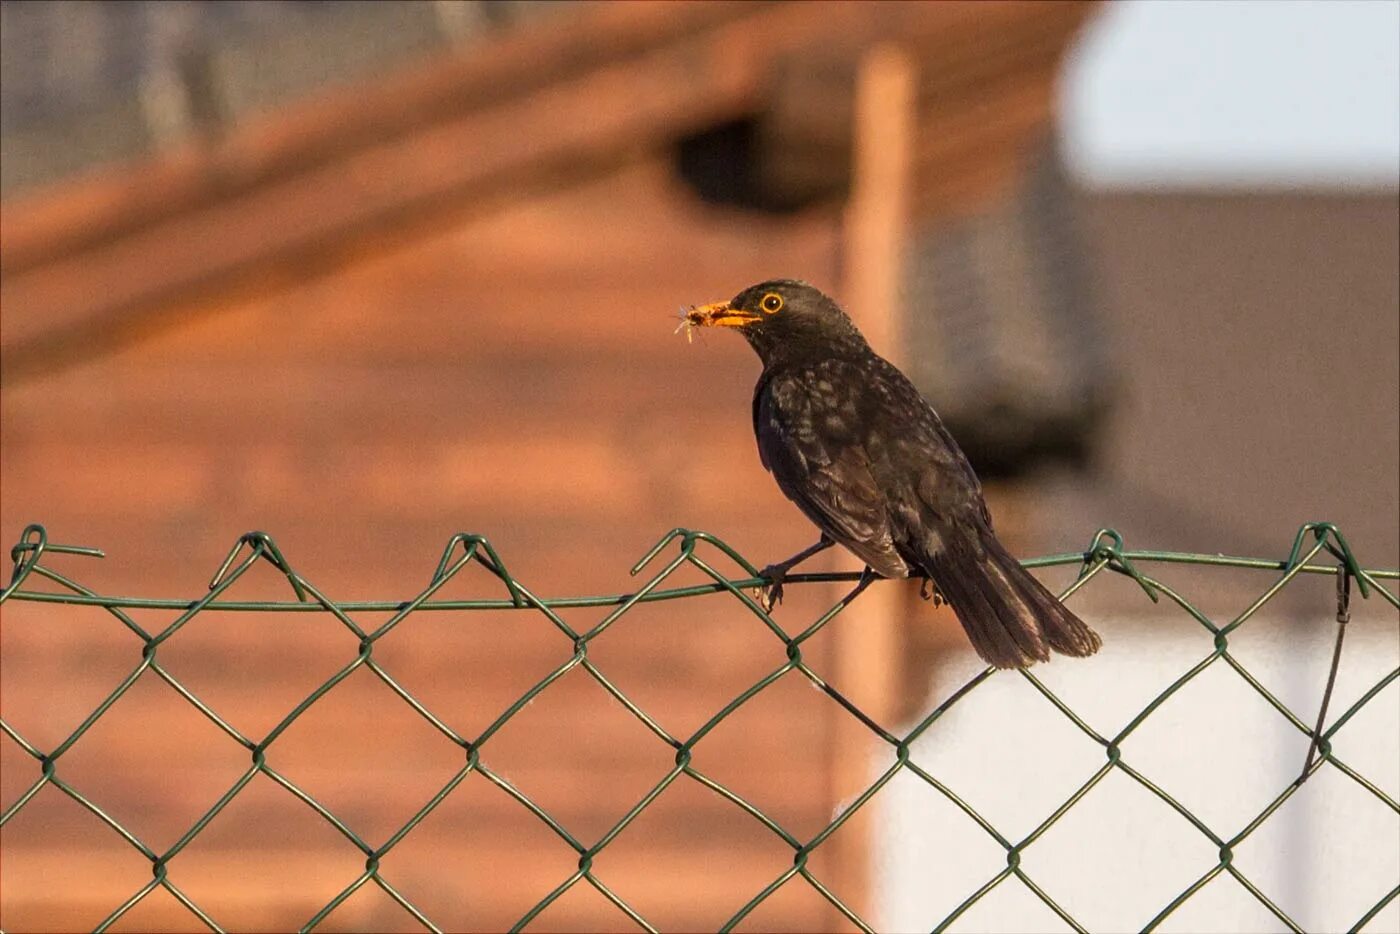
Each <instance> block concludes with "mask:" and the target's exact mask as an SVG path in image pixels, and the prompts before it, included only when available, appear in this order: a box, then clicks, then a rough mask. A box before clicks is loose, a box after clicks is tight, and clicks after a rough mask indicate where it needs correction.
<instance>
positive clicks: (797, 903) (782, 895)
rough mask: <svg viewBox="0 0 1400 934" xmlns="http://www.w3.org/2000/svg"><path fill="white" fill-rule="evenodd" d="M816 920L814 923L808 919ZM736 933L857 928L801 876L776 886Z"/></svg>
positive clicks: (857, 929)
mask: <svg viewBox="0 0 1400 934" xmlns="http://www.w3.org/2000/svg"><path fill="white" fill-rule="evenodd" d="M811 918H817V919H819V920H818V921H817V922H816V923H813V922H811V921H809V920H808V919H811ZM732 930H734V931H738V932H754V934H757V932H760V931H774V932H776V931H791V932H798V931H813V930H816V931H830V932H833V934H835V932H840V934H846V932H852V931H859V930H860V928H859V927H858V926H857V925H856V924H855V923H853V922H852V921H851V920H850V919H849V918H847V917H845V916H844V915H843V914H842V913H841V912H840V911H839V910H837V909H836V908H834V907H832V905H831V904H830V903H829V902H828V901H827V900H826V899H825V898H823V897H822V895H821V893H820V892H818V891H817V890H816V888H814V887H813V886H812V885H811V884H810V883H809V882H808V881H807V880H806V879H804V878H803V877H802V876H801V875H794V876H793V877H792V878H790V879H788V880H786V881H785V882H783V883H782V885H780V886H778V887H777V888H776V889H774V890H773V891H772V892H771V893H769V894H767V895H765V896H764V897H763V900H762V901H761V902H759V903H758V904H757V905H755V906H754V907H753V909H752V910H751V911H750V912H749V913H748V914H747V915H745V916H744V918H743V919H742V920H741V921H740V922H739V923H738V924H736V925H735V926H734V927H733V928H732Z"/></svg>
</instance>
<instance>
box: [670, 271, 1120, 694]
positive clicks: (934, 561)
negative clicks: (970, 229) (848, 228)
mask: <svg viewBox="0 0 1400 934" xmlns="http://www.w3.org/2000/svg"><path fill="white" fill-rule="evenodd" d="M685 317H686V323H687V324H689V325H691V326H695V327H725V328H735V329H737V330H738V331H739V333H741V334H742V335H744V337H745V338H746V339H747V340H748V342H749V345H750V346H751V347H753V349H754V350H755V351H756V352H757V353H758V356H759V358H760V359H761V360H762V361H763V373H762V375H761V376H760V377H759V379H758V385H757V387H755V389H754V397H753V425H754V432H755V434H756V435H757V436H758V453H759V457H760V458H761V459H762V461H763V466H764V467H766V468H767V469H768V470H769V471H770V472H771V473H772V474H773V477H774V479H776V480H777V481H778V486H779V487H780V488H781V489H782V491H783V493H784V494H785V495H786V496H787V497H788V499H790V500H792V501H793V502H794V503H796V504H797V506H798V508H800V509H801V510H802V511H803V513H805V514H806V516H807V518H809V519H811V520H812V521H813V522H814V523H816V525H817V528H819V529H820V530H821V533H822V534H821V538H820V540H819V541H818V542H817V543H816V544H815V545H813V546H812V547H810V548H808V549H806V550H805V551H801V552H799V553H798V554H796V555H793V556H792V557H791V558H789V559H787V560H786V561H782V562H779V563H778V564H774V565H769V566H768V567H767V568H765V569H764V570H763V572H762V574H763V577H765V578H766V579H767V580H768V581H769V584H768V586H767V587H766V588H765V589H764V591H763V593H762V602H763V605H764V607H765V609H771V608H772V606H773V605H774V604H775V603H777V602H778V601H779V600H781V599H782V587H783V578H784V576H785V575H786V574H787V573H788V572H789V571H791V570H792V568H793V567H794V566H796V565H797V564H798V563H799V562H801V561H804V560H806V559H807V558H809V557H811V556H812V555H814V554H816V553H817V552H819V551H822V550H823V549H825V548H829V547H830V546H831V545H832V544H834V543H839V544H841V545H844V546H845V547H846V548H848V549H850V550H851V551H852V552H854V553H855V554H856V556H857V557H859V558H860V559H861V560H863V561H864V562H865V563H866V566H867V567H866V571H865V574H864V575H862V577H861V581H860V583H859V584H858V585H857V590H859V589H862V588H864V587H865V586H866V585H868V584H869V583H870V581H871V580H872V579H873V578H874V576H875V575H879V576H880V577H887V578H900V577H924V578H925V579H926V580H927V581H931V582H932V585H933V587H934V588H936V591H935V592H934V593H933V594H932V595H933V596H934V598H935V599H942V600H946V601H947V602H948V603H949V604H951V605H952V607H953V610H954V612H956V613H957V616H958V619H959V621H961V622H962V625H963V628H964V629H966V630H967V634H968V637H969V638H970V639H971V640H972V646H973V648H975V649H976V650H977V654H978V655H980V656H982V658H984V659H985V660H986V661H988V662H990V663H991V664H992V665H995V666H996V667H998V668H1021V667H1025V666H1027V665H1030V664H1032V663H1034V662H1036V661H1046V660H1048V659H1049V657H1050V652H1051V651H1052V650H1053V651H1056V652H1061V653H1063V654H1065V655H1075V656H1085V655H1092V654H1093V653H1094V652H1096V651H1098V648H1099V645H1100V640H1099V637H1098V635H1097V634H1095V633H1094V631H1093V630H1091V629H1090V628H1089V627H1088V626H1086V625H1085V624H1084V623H1083V621H1081V620H1080V619H1079V618H1078V617H1076V616H1075V615H1074V614H1073V613H1071V612H1070V611H1069V610H1068V609H1066V608H1065V606H1064V605H1063V604H1062V603H1060V601H1059V600H1057V599H1056V598H1055V596H1054V595H1053V594H1051V593H1050V592H1049V591H1048V590H1046V589H1045V587H1043V586H1042V585H1041V583H1040V582H1039V581H1037V580H1036V579H1035V578H1034V577H1032V576H1031V575H1030V574H1029V573H1028V572H1027V571H1026V570H1025V569H1024V568H1022V567H1021V565H1020V564H1019V563H1018V562H1017V561H1016V559H1015V558H1013V557H1012V556H1011V555H1010V553H1008V552H1007V550H1006V549H1005V548H1004V547H1002V544H1001V542H999V541H998V540H997V537H996V535H995V534H994V533H993V532H992V517H991V514H990V513H989V512H988V511H987V504H986V502H985V500H983V498H982V485H981V484H980V483H979V482H978V480H977V475H976V474H975V473H973V471H972V467H971V465H970V464H968V462H967V458H966V457H964V456H963V453H962V450H961V449H960V448H959V447H958V445H957V442H955V441H954V440H953V437H952V435H950V434H949V433H948V431H947V429H946V428H944V427H943V423H942V422H941V421H940V420H939V418H938V415H937V414H936V413H935V412H934V411H933V408H932V407H931V406H930V405H929V404H928V402H927V401H925V400H924V398H923V396H921V395H920V394H919V391H918V390H917V389H915V388H914V384H913V383H911V382H910V381H909V380H908V378H906V377H905V375H904V374H903V373H901V372H900V371H899V370H898V369H896V368H895V367H894V365H893V364H891V363H890V362H889V361H887V360H885V359H883V358H882V357H880V356H878V355H877V354H876V353H875V352H874V351H873V350H871V349H870V345H869V344H867V343H866V342H865V338H864V337H862V336H861V334H860V331H858V330H857V329H856V326H855V325H854V324H853V323H852V322H851V319H850V318H848V317H847V316H846V313H845V312H844V311H842V310H841V307H840V306H839V305H837V304H836V302H835V301H833V300H832V299H831V298H829V297H827V296H826V295H824V294H822V293H821V292H820V291H818V290H817V289H815V288H813V287H812V286H810V285H807V284H806V283H804V282H798V281H795V280H791V279H775V280H772V281H769V282H763V283H760V284H758V285H755V286H751V287H749V288H747V289H745V290H744V291H742V292H740V293H739V294H738V295H736V296H735V297H734V298H733V299H732V300H730V301H727V302H715V303H713V304H709V305H700V306H697V307H694V308H692V309H690V310H689V311H688V312H686V316H685ZM929 595H930V593H929V591H928V590H927V585H925V596H929Z"/></svg>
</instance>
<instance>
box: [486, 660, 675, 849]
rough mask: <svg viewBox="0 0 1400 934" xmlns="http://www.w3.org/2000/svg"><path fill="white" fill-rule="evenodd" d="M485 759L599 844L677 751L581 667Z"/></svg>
mask: <svg viewBox="0 0 1400 934" xmlns="http://www.w3.org/2000/svg"><path fill="white" fill-rule="evenodd" d="M479 750H480V755H481V761H482V762H483V763H485V764H486V765H487V766H488V767H489V768H490V769H491V770H492V771H493V772H495V773H496V774H498V775H501V776H502V777H504V778H506V779H507V780H509V781H510V782H512V783H513V784H515V785H516V786H518V787H519V788H520V790H521V791H522V792H524V793H525V794H526V795H528V796H529V797H530V798H531V799H533V800H534V801H535V802H536V803H537V804H538V805H539V806H540V807H542V808H544V810H545V811H547V812H548V813H549V814H551V815H553V816H554V817H556V818H557V819H558V820H559V821H560V822H561V823H562V824H563V825H564V826H565V827H566V828H568V830H569V831H570V832H571V833H573V834H574V836H575V837H576V838H577V839H579V840H581V841H583V843H584V844H585V845H591V844H592V843H593V841H595V840H597V839H598V838H599V837H600V836H602V835H603V834H604V833H606V832H607V831H608V830H609V829H610V828H611V827H612V826H613V824H614V823H615V822H616V821H617V820H618V819H619V818H621V817H622V816H623V815H624V814H625V813H626V812H627V811H628V809H629V808H631V807H632V806H633V805H634V804H635V803H636V802H637V801H638V800H639V799H641V797H642V796H643V795H645V794H646V793H647V792H648V791H649V790H650V789H651V787H652V786H653V785H654V784H655V783H656V782H657V780H659V779H660V778H661V777H662V776H663V775H665V774H666V773H667V772H668V771H670V769H671V768H672V767H673V765H674V763H675V750H674V749H673V748H672V747H671V746H669V745H668V744H667V743H665V742H664V741H663V740H661V739H660V738H658V737H657V736H656V735H655V734H654V733H652V732H651V731H650V730H649V729H648V728H647V727H646V726H645V725H644V724H643V723H642V722H641V721H639V720H638V719H637V718H636V717H635V716H634V715H633V714H632V713H631V712H630V711H629V710H628V709H627V708H626V707H624V706H623V705H622V704H621V703H619V702H618V700H617V699H616V698H615V697H613V696H612V695H611V694H609V693H608V692H607V691H606V690H605V689H604V688H603V687H602V686H601V685H600V684H599V683H598V682H597V681H596V680H595V679H594V678H593V677H592V676H590V675H589V674H588V673H587V672H585V671H583V670H582V668H581V667H580V666H574V667H573V668H570V669H569V670H568V671H566V672H564V673H563V674H562V675H560V676H559V677H558V678H557V679H555V680H554V681H553V682H551V683H550V685H549V686H548V688H546V689H545V690H544V691H542V692H540V693H539V694H538V695H536V696H535V698H534V699H533V700H531V701H529V702H528V703H527V704H526V705H525V706H524V707H522V708H521V709H520V710H519V711H518V712H516V713H515V714H513V715H512V716H510V717H509V719H507V720H506V721H505V722H504V723H503V724H502V725H501V727H500V729H499V730H497V731H496V732H495V733H494V734H493V735H491V736H490V738H488V739H487V740H486V741H485V742H483V743H482V744H481V745H480V747H479Z"/></svg>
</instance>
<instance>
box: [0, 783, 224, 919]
mask: <svg viewBox="0 0 1400 934" xmlns="http://www.w3.org/2000/svg"><path fill="white" fill-rule="evenodd" d="M59 775H60V776H61V775H62V770H61V769H60V770H59ZM0 854H3V856H2V858H3V863H4V869H3V871H4V884H3V885H0V917H3V918H4V925H5V930H7V931H90V930H92V929H93V928H95V927H97V925H98V924H100V923H101V922H102V920H103V918H105V917H106V916H107V915H108V914H109V913H110V912H111V911H112V909H113V908H114V907H116V906H117V905H120V904H121V903H122V902H124V901H126V900H127V899H128V898H130V897H131V895H132V893H133V892H135V891H137V890H138V889H139V888H140V887H141V886H143V885H145V884H146V883H147V882H149V881H151V863H150V861H149V860H148V859H147V858H146V857H145V856H143V855H142V854H141V853H140V851H138V850H137V849H136V848H134V847H133V846H132V845H131V844H130V843H128V842H127V841H126V840H124V839H122V837H121V836H120V835H119V834H118V833H117V832H115V831H114V830H113V829H112V828H111V827H109V826H107V825H106V824H104V823H103V822H102V821H101V820H100V819H99V818H97V817H96V816H94V815H93V814H92V813H91V812H90V811H88V810H87V809H86V808H84V807H83V806H82V805H80V804H78V803H77V802H76V801H74V800H73V799H72V798H70V797H68V796H67V795H65V794H64V793H63V792H62V791H60V790H59V789H58V788H56V787H55V786H54V785H52V784H49V785H46V786H45V787H43V788H41V789H39V791H38V792H37V793H36V794H35V795H34V797H32V798H30V799H29V801H28V802H26V803H25V805H24V806H23V807H22V808H21V809H20V810H19V811H18V812H16V813H15V815H14V816H13V817H12V818H11V819H10V820H9V821H7V822H6V824H5V826H4V829H3V831H0ZM195 923H197V922H195V920H194V918H192V917H189V915H188V913H186V915H185V919H184V920H183V921H182V924H183V925H184V926H185V927H191V926H193V925H194V924H195Z"/></svg>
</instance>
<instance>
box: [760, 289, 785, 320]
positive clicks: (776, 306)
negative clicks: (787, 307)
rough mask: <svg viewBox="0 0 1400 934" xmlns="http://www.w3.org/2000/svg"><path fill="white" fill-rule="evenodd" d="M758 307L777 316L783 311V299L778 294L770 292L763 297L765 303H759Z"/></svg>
mask: <svg viewBox="0 0 1400 934" xmlns="http://www.w3.org/2000/svg"><path fill="white" fill-rule="evenodd" d="M758 307H760V308H762V309H763V310H764V311H765V312H767V313H768V314H770V315H775V314H777V313H778V312H780V311H782V310H783V297H782V296H781V295H779V294H778V293H777V292H769V293H768V294H767V295H765V296H763V301H761V302H759V303H758Z"/></svg>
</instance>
